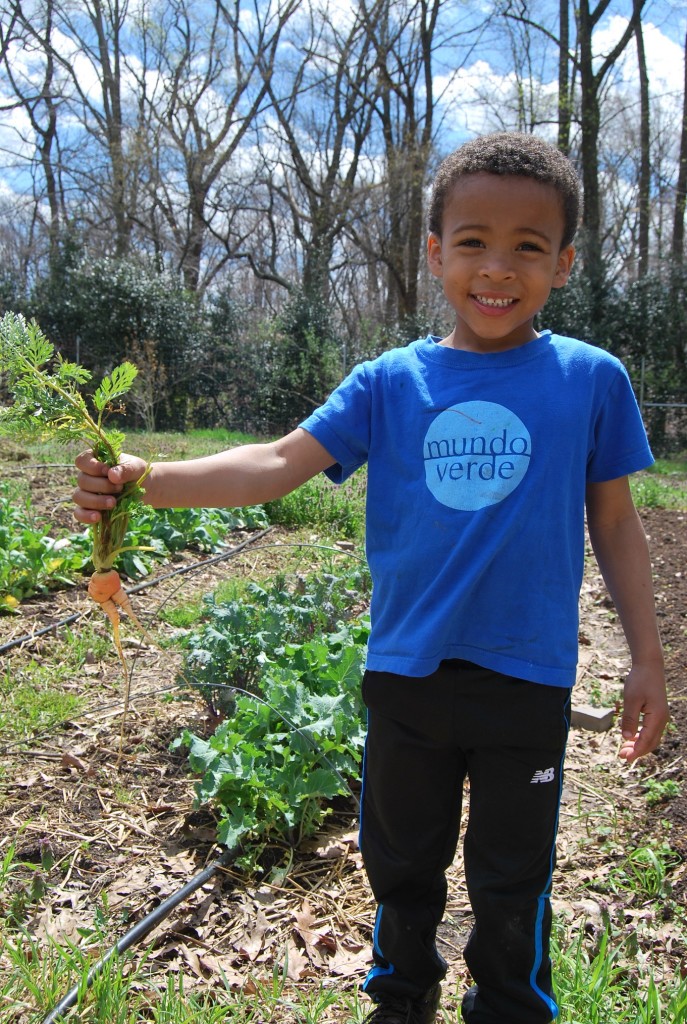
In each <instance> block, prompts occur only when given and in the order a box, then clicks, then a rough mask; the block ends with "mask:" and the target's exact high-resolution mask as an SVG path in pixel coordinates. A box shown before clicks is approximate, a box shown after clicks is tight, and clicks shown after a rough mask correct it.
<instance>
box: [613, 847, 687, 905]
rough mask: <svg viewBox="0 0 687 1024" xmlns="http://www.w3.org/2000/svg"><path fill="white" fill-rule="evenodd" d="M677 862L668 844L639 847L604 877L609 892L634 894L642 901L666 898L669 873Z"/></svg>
mask: <svg viewBox="0 0 687 1024" xmlns="http://www.w3.org/2000/svg"><path fill="white" fill-rule="evenodd" d="M679 863H680V857H679V855H678V854H677V853H675V851H674V850H672V849H671V847H670V846H669V845H668V843H661V844H660V845H659V846H655V847H654V846H640V847H639V848H638V849H636V850H632V852H631V853H629V854H628V855H627V857H625V858H623V860H621V861H620V863H619V864H618V865H617V866H615V867H613V868H611V870H610V871H609V874H608V888H609V889H610V891H611V892H614V893H622V892H635V893H638V894H639V895H640V896H641V897H642V898H643V899H662V898H664V897H666V896H669V895H670V892H671V884H670V879H669V877H668V876H669V872H670V870H671V869H672V868H674V867H676V866H677V865H678V864H679Z"/></svg>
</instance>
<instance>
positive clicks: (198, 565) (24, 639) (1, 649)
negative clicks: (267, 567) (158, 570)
mask: <svg viewBox="0 0 687 1024" xmlns="http://www.w3.org/2000/svg"><path fill="white" fill-rule="evenodd" d="M273 529H274V527H273V526H268V527H267V528H266V529H265V530H261V531H260V533H258V534H256V535H255V536H254V537H248V538H247V540H244V541H243V542H242V543H241V544H237V545H236V547H233V548H229V550H228V551H222V552H221V554H219V555H213V557H212V558H204V559H203V560H202V561H201V562H192V563H191V564H190V565H182V566H180V567H179V568H178V569H172V571H171V572H166V573H164V574H163V575H162V576H156V577H155V579H150V580H144V581H143V583H137V584H136V586H135V587H130V588H129V589H128V590H127V593H128V594H138V593H139V591H141V590H147V589H148V588H149V587H156V586H157V585H158V583H162V582H163V581H164V580H168V579H171V578H172V577H173V576H181V575H182V574H183V573H186V572H193V570H194V569H203V568H204V567H205V566H206V565H214V564H215V563H216V562H222V561H223V560H224V559H226V558H231V556H232V555H236V554H238V552H239V551H242V550H243V549H244V548H245V547H248V545H249V544H253V543H254V542H255V541H256V540H261V539H262V538H263V537H264V536H266V534H268V533H270V531H271V530H273ZM90 612H91V609H90V608H89V609H88V611H83V612H75V613H74V614H73V615H68V616H67V617H66V618H65V619H59V620H58V621H57V622H52V623H51V624H50V625H49V626H44V627H43V628H42V629H39V630H36V632H35V633H26V634H25V635H24V636H19V637H15V638H14V640H9V641H8V642H7V643H4V644H2V645H1V646H0V654H4V653H5V651H10V650H12V648H13V647H21V645H22V644H27V643H31V642H32V641H33V640H36V639H37V638H38V637H39V636H45V634H46V633H52V632H53V630H56V629H59V628H60V627H61V626H68V625H70V624H71V623H72V622H76V621H77V620H78V619H82V618H83V617H84V615H89V614H90Z"/></svg>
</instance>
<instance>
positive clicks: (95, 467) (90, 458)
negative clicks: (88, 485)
mask: <svg viewBox="0 0 687 1024" xmlns="http://www.w3.org/2000/svg"><path fill="white" fill-rule="evenodd" d="M74 462H75V464H76V468H77V469H79V470H81V472H82V473H86V474H88V476H107V474H108V467H107V466H106V465H105V463H104V462H99V461H98V459H96V458H95V457H94V455H93V453H92V452H81V454H80V455H77V457H76V459H75V460H74Z"/></svg>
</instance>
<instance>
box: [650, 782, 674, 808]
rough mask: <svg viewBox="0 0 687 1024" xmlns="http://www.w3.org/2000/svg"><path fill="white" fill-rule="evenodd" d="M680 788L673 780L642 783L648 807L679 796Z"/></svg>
mask: <svg viewBox="0 0 687 1024" xmlns="http://www.w3.org/2000/svg"><path fill="white" fill-rule="evenodd" d="M681 788H682V787H681V786H680V783H679V782H676V781H675V779H646V780H645V782H644V793H645V799H646V802H647V803H648V805H649V807H655V806H656V804H662V803H666V802H667V801H668V800H672V799H673V798H674V797H676V796H679V795H680V791H681Z"/></svg>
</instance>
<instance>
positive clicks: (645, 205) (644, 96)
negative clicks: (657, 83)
mask: <svg viewBox="0 0 687 1024" xmlns="http://www.w3.org/2000/svg"><path fill="white" fill-rule="evenodd" d="M635 40H636V42H637V62H638V65H639V96H640V128H639V239H638V242H639V263H638V266H637V276H638V277H646V275H647V273H648V271H649V215H650V204H651V156H650V144H651V134H650V126H651V125H650V115H649V76H648V74H647V69H646V53H645V51H644V33H643V32H642V25H641V22H638V23H637V27H636V28H635Z"/></svg>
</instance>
